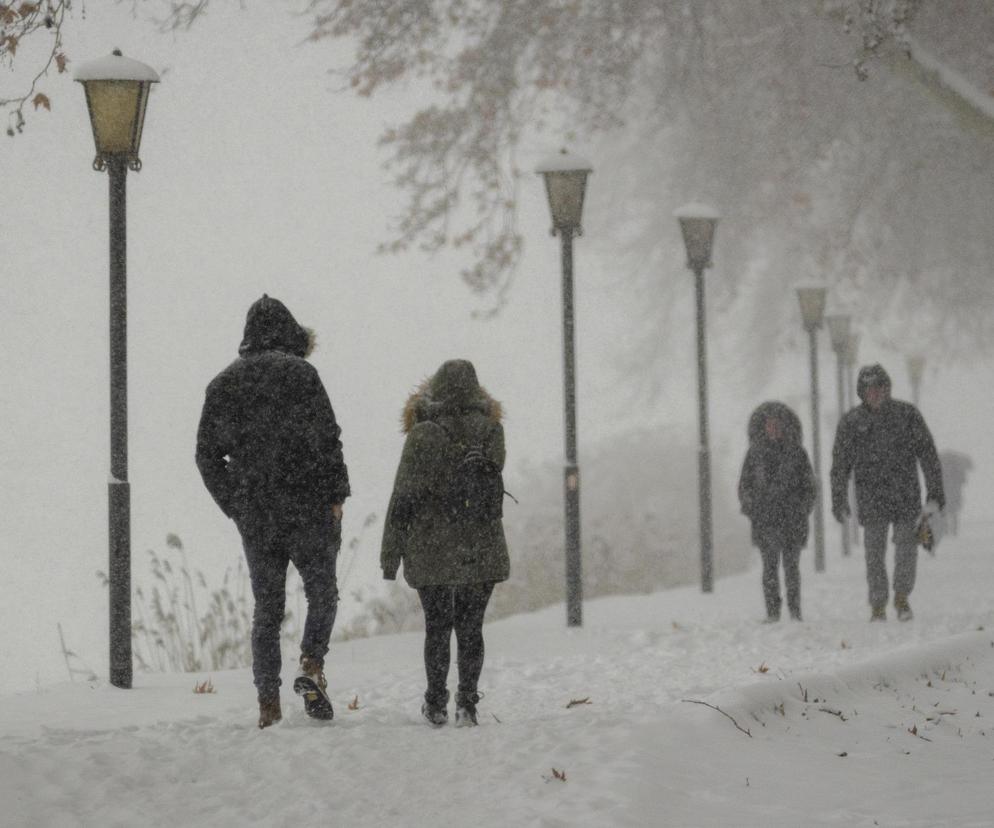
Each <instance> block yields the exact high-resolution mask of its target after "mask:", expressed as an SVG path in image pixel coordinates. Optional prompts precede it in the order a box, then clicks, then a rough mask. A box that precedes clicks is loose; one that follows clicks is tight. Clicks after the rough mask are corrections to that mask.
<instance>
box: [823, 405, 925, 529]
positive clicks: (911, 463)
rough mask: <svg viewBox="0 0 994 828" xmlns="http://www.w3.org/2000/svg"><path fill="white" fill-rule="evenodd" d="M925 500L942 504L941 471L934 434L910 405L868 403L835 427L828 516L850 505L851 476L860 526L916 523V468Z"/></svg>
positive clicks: (918, 489)
mask: <svg viewBox="0 0 994 828" xmlns="http://www.w3.org/2000/svg"><path fill="white" fill-rule="evenodd" d="M919 463H920V464H921V468H922V472H923V473H924V475H925V490H926V492H927V498H928V499H929V500H935V501H936V502H937V503H938V504H939V506H940V508H941V507H942V506H944V505H945V495H944V494H943V490H942V470H941V466H940V464H939V457H938V455H937V454H936V451H935V443H934V442H933V441H932V435H931V433H930V432H929V430H928V426H926V425H925V420H924V419H923V418H922V415H921V414H920V413H919V412H918V409H917V408H915V407H914V406H913V405H911V403H906V402H902V401H900V400H892V399H887V400H885V401H884V402H883V404H882V405H881V406H880V407H879V408H878V409H877V410H876V411H874V410H873V409H871V408H870V407H869V406H868V405H867V404H866V403H863V404H862V405H859V406H857V407H856V408H853V409H852V410H850V411H849V412H848V413H847V414H846V415H845V416H844V417H843V418H842V420H841V421H840V422H839V427H838V429H837V430H836V432H835V446H834V448H833V449H832V472H831V479H832V511H833V512H834V513H835V514H836V515H838V514H840V513H841V511H843V509H845V508H846V507H847V506H848V497H847V492H846V488H847V486H848V483H849V475H850V473H854V474H855V479H856V514H857V516H858V518H859V522H860V523H862V524H864V525H865V524H873V523H892V522H894V521H906V520H914V519H915V518H916V517H917V516H918V515H919V513H920V512H921V487H920V485H919V483H918V464H919Z"/></svg>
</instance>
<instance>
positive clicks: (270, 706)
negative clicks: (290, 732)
mask: <svg viewBox="0 0 994 828" xmlns="http://www.w3.org/2000/svg"><path fill="white" fill-rule="evenodd" d="M282 718H283V711H282V710H280V700H279V697H277V698H275V699H270V700H266V701H264V700H262V699H260V700H259V730H262V729H263V728H266V727H269V726H270V725H274V724H276V723H277V722H278V721H279V720H280V719H282Z"/></svg>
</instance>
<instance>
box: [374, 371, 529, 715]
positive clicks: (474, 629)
mask: <svg viewBox="0 0 994 828" xmlns="http://www.w3.org/2000/svg"><path fill="white" fill-rule="evenodd" d="M403 430H404V432H406V434H407V438H406V440H405V442H404V449H403V453H402V454H401V458H400V465H399V467H398V469H397V477H396V480H395V482H394V488H393V494H392V495H391V498H390V506H389V509H388V511H387V519H386V524H385V526H384V531H383V544H382V548H381V553H380V565H381V567H382V569H383V577H384V578H386V579H387V580H393V579H395V578H396V577H397V570H398V569H399V568H400V564H401V561H403V564H404V579H405V580H406V581H407V583H408V584H409V585H410V586H411V587H413V588H414V589H416V590H417V591H418V596H419V598H420V599H421V603H422V606H423V607H424V610H425V672H426V674H427V678H428V690H427V692H426V693H425V704H424V706H423V707H422V713H423V714H424V716H425V718H426V719H428V721H429V722H430V723H432V724H434V725H441V724H444V723H445V722H446V721H447V718H448V712H447V709H446V706H447V704H448V699H449V693H448V690H447V689H446V679H447V676H448V671H449V644H450V640H451V635H452V631H453V629H454V630H455V633H456V641H457V645H458V668H459V692H458V693H457V696H456V724H457V725H458V724H476V704H477V702H478V701H479V694H478V692H477V682H478V680H479V676H480V671H481V670H482V667H483V633H482V627H483V615H484V612H485V611H486V606H487V603H488V601H489V600H490V594H491V592H492V590H493V587H494V584H496V583H497V582H499V581H505V580H507V578H508V575H509V574H510V560H509V557H508V552H507V541H506V540H505V538H504V527H503V523H502V521H501V519H500V518H499V517H498V518H496V519H493V520H486V521H482V522H481V521H479V520H470V519H466V518H458V519H454V518H453V516H452V515H451V513H450V512H449V510H448V507H447V506H446V502H445V499H444V493H445V492H446V488H447V486H448V484H449V480H450V478H451V477H452V475H453V473H454V472H455V470H456V467H457V466H458V464H459V463H460V461H461V460H462V459H463V457H464V456H465V453H466V451H467V448H469V447H471V446H477V447H479V448H480V449H481V450H482V452H483V454H484V455H485V456H486V458H487V459H488V460H490V461H492V462H493V463H494V464H496V466H497V467H498V468H503V466H504V428H503V426H502V425H501V406H500V403H498V402H497V401H496V400H495V399H493V398H492V397H491V396H490V395H489V394H488V393H487V392H486V391H485V390H484V389H483V388H482V387H481V386H480V384H479V382H478V381H477V378H476V370H475V369H474V368H473V365H472V363H470V362H468V361H466V360H449V361H448V362H445V363H444V364H443V365H442V366H441V367H440V368H439V369H438V371H437V372H436V373H435V375H434V376H433V377H431V378H430V379H429V380H426V381H425V382H424V383H422V384H421V386H420V387H419V388H417V389H416V390H415V391H414V393H413V394H411V396H410V398H409V399H408V401H407V404H406V405H405V407H404V412H403Z"/></svg>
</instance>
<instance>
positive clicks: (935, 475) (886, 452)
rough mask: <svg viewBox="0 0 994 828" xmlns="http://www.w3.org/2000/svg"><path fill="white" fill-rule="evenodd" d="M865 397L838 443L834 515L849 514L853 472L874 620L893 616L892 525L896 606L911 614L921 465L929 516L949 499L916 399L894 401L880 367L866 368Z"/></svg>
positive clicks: (862, 372)
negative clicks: (888, 560) (889, 535)
mask: <svg viewBox="0 0 994 828" xmlns="http://www.w3.org/2000/svg"><path fill="white" fill-rule="evenodd" d="M856 394H857V396H858V397H859V398H860V400H862V403H861V404H860V405H858V406H856V407H855V408H853V409H852V410H850V411H849V412H848V413H847V414H846V415H845V416H844V417H843V418H842V420H841V421H840V422H839V427H838V429H837V431H836V433H835V446H834V447H833V449H832V472H831V480H832V514H833V515H834V516H835V519H836V520H838V521H839V522H840V523H841V522H843V521H844V520H845V519H846V517H847V516H848V515H849V498H848V494H847V487H848V485H849V475H850V474H853V475H854V477H855V481H856V516H857V518H858V520H859V522H860V523H861V524H862V525H863V546H864V548H865V550H866V580H867V584H868V585H869V593H870V607H871V615H870V620H871V621H884V620H886V618H887V598H888V591H889V590H888V582H887V563H886V555H887V529H888V527H890V526H893V527H894V609H895V610H896V611H897V617H898V620H900V621H909V620H910V619H911V618H912V612H911V605H910V604H909V602H908V596H909V595H910V594H911V591H912V590H913V589H914V587H915V570H916V568H917V565H918V536H917V529H916V524H917V522H918V519H919V517H920V516H921V515H922V504H921V486H920V484H919V482H918V466H919V465H920V466H921V470H922V473H923V474H924V476H925V491H926V498H927V502H926V504H925V514H926V515H934V514H937V513H938V512H939V511H941V510H942V508H943V506H944V505H945V496H944V494H943V488H942V468H941V466H940V463H939V456H938V454H937V453H936V451H935V443H934V442H933V441H932V435H931V433H930V432H929V430H928V426H927V425H925V420H924V418H923V417H922V415H921V414H920V413H919V411H918V409H917V408H915V407H914V406H913V405H912V404H911V403H907V402H903V401H901V400H894V399H891V396H890V377H889V376H888V375H887V372H886V371H885V370H884V369H883V367H882V366H881V365H867V366H864V367H863V368H860V369H859V375H858V377H857V379H856Z"/></svg>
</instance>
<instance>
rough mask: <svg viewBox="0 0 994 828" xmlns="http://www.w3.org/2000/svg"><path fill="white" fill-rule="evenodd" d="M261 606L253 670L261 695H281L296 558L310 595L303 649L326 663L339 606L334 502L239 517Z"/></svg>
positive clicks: (339, 538)
mask: <svg viewBox="0 0 994 828" xmlns="http://www.w3.org/2000/svg"><path fill="white" fill-rule="evenodd" d="M238 530H239V532H240V533H241V536H242V545H243V546H244V548H245V559H246V561H247V562H248V570H249V578H250V580H251V582H252V596H253V597H254V598H255V612H254V614H253V616H252V674H253V677H254V680H255V687H256V691H257V692H258V695H259V699H260V700H271V699H273V698H278V697H279V692H280V668H281V666H282V659H281V656H280V626H281V625H282V623H283V616H284V614H285V609H286V572H287V565H288V564H289V563H290V562H291V561H292V562H293V565H294V566H295V567H296V568H297V572H298V573H300V580H301V581H302V582H303V584H304V595H305V597H306V598H307V620H306V621H305V622H304V635H303V638H302V639H301V642H300V652H301V654H302V655H305V656H308V657H309V658H312V659H315V660H316V661H317V662H318V663H320V664H323V663H324V656H325V654H326V653H327V652H328V641H329V639H330V638H331V630H332V628H333V627H334V625H335V614H336V612H337V610H338V579H337V576H336V575H335V563H336V561H337V559H338V550H339V547H340V546H341V544H342V527H341V523H340V522H339V521H338V520H336V519H335V518H334V516H333V515H332V514H331V506H328V507H327V508H326V509H322V510H315V511H311V512H309V513H307V514H294V515H288V514H286V513H280V514H277V513H263V514H254V515H251V516H248V517H246V518H245V519H241V520H238Z"/></svg>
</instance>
